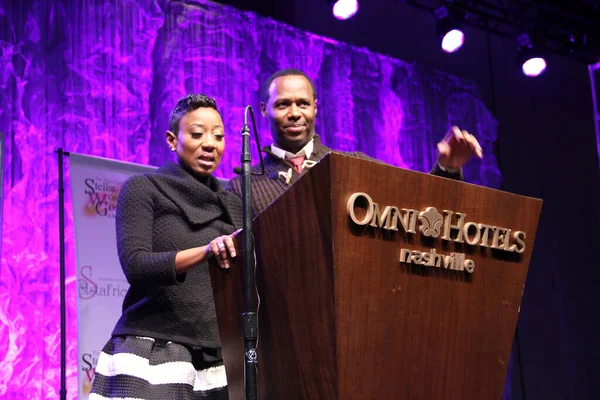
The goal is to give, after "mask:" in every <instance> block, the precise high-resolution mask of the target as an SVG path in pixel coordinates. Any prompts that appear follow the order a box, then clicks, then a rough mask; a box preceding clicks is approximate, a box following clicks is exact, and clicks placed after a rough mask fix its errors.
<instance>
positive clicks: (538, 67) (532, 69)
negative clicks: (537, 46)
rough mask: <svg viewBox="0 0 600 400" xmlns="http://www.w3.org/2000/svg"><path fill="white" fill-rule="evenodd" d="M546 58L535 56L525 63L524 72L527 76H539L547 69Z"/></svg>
mask: <svg viewBox="0 0 600 400" xmlns="http://www.w3.org/2000/svg"><path fill="white" fill-rule="evenodd" d="M546 66H547V64H546V60H544V58H542V57H533V58H530V59H528V60H527V61H525V62H524V63H523V66H522V69H523V73H524V74H525V75H527V76H538V75H540V74H541V73H542V72H544V71H545V70H546Z"/></svg>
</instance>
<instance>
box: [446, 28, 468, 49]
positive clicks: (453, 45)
mask: <svg viewBox="0 0 600 400" xmlns="http://www.w3.org/2000/svg"><path fill="white" fill-rule="evenodd" d="M464 42H465V34H464V33H463V31H461V30H459V29H452V30H451V31H450V32H448V33H446V34H445V35H444V38H443V39H442V50H444V51H445V52H446V53H454V52H455V51H456V50H458V49H460V48H461V47H462V45H463V43H464Z"/></svg>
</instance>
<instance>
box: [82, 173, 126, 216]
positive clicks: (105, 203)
mask: <svg viewBox="0 0 600 400" xmlns="http://www.w3.org/2000/svg"><path fill="white" fill-rule="evenodd" d="M84 183H85V189H84V193H85V194H86V195H87V196H88V197H87V199H86V201H85V203H84V212H85V214H86V215H88V216H90V217H94V216H100V217H108V218H115V214H116V209H117V198H118V196H119V191H120V190H121V186H123V182H121V181H116V180H112V179H107V178H98V177H97V178H86V179H85V180H84Z"/></svg>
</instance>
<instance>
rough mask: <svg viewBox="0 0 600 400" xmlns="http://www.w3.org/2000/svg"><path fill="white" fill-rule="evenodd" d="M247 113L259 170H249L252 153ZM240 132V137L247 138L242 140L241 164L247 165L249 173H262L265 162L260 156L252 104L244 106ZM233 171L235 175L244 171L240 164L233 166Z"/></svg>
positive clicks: (241, 174)
mask: <svg viewBox="0 0 600 400" xmlns="http://www.w3.org/2000/svg"><path fill="white" fill-rule="evenodd" d="M248 113H250V118H251V120H252V130H253V131H254V138H255V140H256V147H257V148H258V158H259V160H260V171H259V172H253V171H251V165H250V163H251V162H252V155H251V154H250V145H249V139H250V128H249V127H248ZM241 133H242V137H243V138H244V139H248V140H242V157H241V159H242V160H241V161H242V165H244V164H245V165H246V166H247V167H248V169H249V170H250V171H249V173H250V175H264V173H265V163H264V161H263V156H262V152H261V149H260V140H259V138H258V132H257V131H256V121H255V120H254V110H253V109H252V106H249V105H248V106H246V109H245V110H244V126H243V127H242V130H241ZM233 173H234V174H236V175H240V176H243V175H244V171H243V169H242V167H240V166H235V167H233Z"/></svg>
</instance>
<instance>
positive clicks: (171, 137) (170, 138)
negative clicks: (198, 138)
mask: <svg viewBox="0 0 600 400" xmlns="http://www.w3.org/2000/svg"><path fill="white" fill-rule="evenodd" d="M165 138H166V139H167V145H169V149H171V151H175V149H177V135H176V134H174V133H173V132H171V131H167V132H165Z"/></svg>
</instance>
